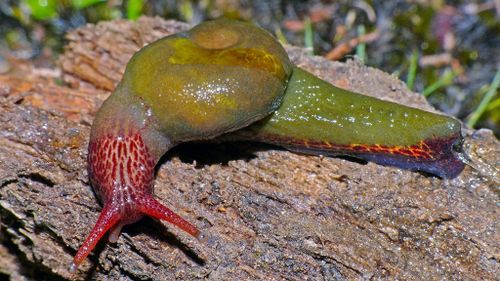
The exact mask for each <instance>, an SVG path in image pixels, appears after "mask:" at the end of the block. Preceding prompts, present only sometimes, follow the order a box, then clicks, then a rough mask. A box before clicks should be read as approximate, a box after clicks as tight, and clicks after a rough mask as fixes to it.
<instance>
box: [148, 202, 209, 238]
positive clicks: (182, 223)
mask: <svg viewBox="0 0 500 281" xmlns="http://www.w3.org/2000/svg"><path fill="white" fill-rule="evenodd" d="M138 203H139V202H138ZM138 209H139V211H140V212H142V213H143V214H145V215H148V216H151V217H153V218H156V219H160V220H164V221H167V222H169V223H171V224H173V225H175V226H177V227H179V228H180V229H182V230H184V231H185V232H187V233H189V234H191V235H192V236H194V237H198V236H199V234H200V232H199V231H198V229H196V227H195V226H193V225H192V224H190V223H189V222H187V221H186V220H184V219H183V218H181V217H180V216H179V215H177V214H176V213H174V212H173V211H172V210H170V209H169V208H167V207H165V206H164V205H163V204H161V203H160V202H158V201H157V200H156V199H154V198H153V197H152V196H151V195H145V196H144V197H143V198H141V199H140V203H139V204H138Z"/></svg>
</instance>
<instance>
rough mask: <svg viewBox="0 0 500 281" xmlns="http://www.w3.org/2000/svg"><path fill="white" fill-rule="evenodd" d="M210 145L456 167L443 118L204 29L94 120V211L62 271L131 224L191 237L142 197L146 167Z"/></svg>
mask: <svg viewBox="0 0 500 281" xmlns="http://www.w3.org/2000/svg"><path fill="white" fill-rule="evenodd" d="M216 137H221V138H222V139H230V140H252V141H260V142H266V143H271V144H276V145H280V146H283V147H285V148H287V149H290V150H292V151H297V152H301V153H310V154H326V155H339V154H341V155H342V154H343V155H351V156H355V157H359V158H361V159H364V160H368V161H373V162H375V163H380V164H384V165H392V166H396V167H401V168H406V169H410V170H418V171H424V172H428V173H431V174H435V175H437V176H440V177H443V178H452V177H455V176H456V175H458V174H459V173H460V172H461V170H462V169H463V167H464V164H463V163H462V162H461V161H460V160H459V159H458V157H457V156H456V153H455V151H456V150H459V149H460V147H461V143H462V137H461V126H460V123H459V122H458V121H457V120H455V119H453V118H450V117H447V116H443V115H439V114H435V113H430V112H426V111H423V110H419V109H415V108H410V107H406V106H402V105H398V104H395V103H391V102H387V101H382V100H378V99H375V98H372V97H368V96H364V95H361V94H357V93H353V92H349V91H346V90H342V89H339V88H336V87H334V86H333V85H331V84H329V83H327V82H325V81H323V80H321V79H319V78H317V77H315V76H314V75H312V74H311V73H309V72H307V71H305V70H303V69H301V68H299V67H296V66H294V65H293V64H292V63H291V62H290V60H289V58H288V56H287V54H286V52H285V50H284V49H283V47H282V46H281V45H280V44H279V43H278V42H277V41H276V39H275V38H274V37H273V36H272V35H270V34H269V33H267V32H266V31H264V30H263V29H261V28H259V27H256V26H254V25H252V24H250V23H245V22H239V21H232V20H224V19H219V20H214V21H208V22H205V23H202V24H200V25H198V26H195V27H194V28H192V29H191V30H188V31H185V32H181V33H177V34H173V35H170V36H167V37H164V38H162V39H160V40H158V41H155V42H153V43H151V44H149V45H147V46H145V47H144V48H142V49H141V50H140V51H139V52H137V53H136V54H135V55H134V56H133V57H132V58H131V60H130V61H129V63H128V64H127V67H126V70H125V73H124V75H123V78H122V80H121V81H120V83H119V84H118V85H117V87H116V89H115V91H114V92H113V94H112V95H111V96H110V97H109V98H108V99H107V100H106V101H105V102H104V103H103V105H102V107H101V108H100V109H99V111H98V112H97V114H96V117H95V120H94V122H93V124H92V129H91V133H90V141H89V146H88V173H89V178H90V183H91V185H92V186H93V188H94V190H95V193H96V195H97V196H98V198H99V199H100V201H101V202H102V203H103V209H102V212H101V214H100V216H99V218H98V220H97V223H96V224H95V226H94V228H93V229H92V231H91V232H90V234H89V235H88V237H87V238H86V240H85V241H84V243H83V244H82V246H81V247H80V249H79V250H78V252H77V253H76V255H75V257H74V259H73V263H72V264H71V267H70V269H71V271H75V270H76V268H77V266H78V265H79V264H80V263H81V262H82V261H83V260H84V259H85V258H86V257H87V255H88V254H89V253H90V252H91V251H92V250H93V248H94V247H95V245H96V244H97V242H98V241H99V240H100V239H101V238H102V236H103V235H104V234H105V233H107V232H108V231H109V232H110V233H109V241H110V242H115V241H116V240H117V239H118V236H119V234H120V231H121V229H122V227H123V226H124V225H126V224H130V223H133V222H136V221H137V220H139V219H140V218H142V217H143V216H150V217H153V218H156V219H159V220H164V221H167V222H169V223H171V224H173V225H175V226H177V227H179V228H180V229H182V230H184V231H185V232H187V233H189V234H191V235H193V236H195V237H197V236H198V235H199V231H198V229H197V228H196V227H194V226H193V225H191V224H190V223H189V222H187V221H186V220H184V219H183V218H181V217H180V216H178V215H177V214H175V213H174V212H173V211H171V210H170V209H169V208H167V207H166V206H164V205H163V204H161V203H160V202H158V201H157V200H156V199H155V198H154V197H153V195H152V194H153V180H154V167H155V165H156V163H157V162H158V161H159V159H160V157H161V156H162V155H163V154H165V153H166V152H167V151H168V150H169V149H171V148H172V147H174V146H175V145H177V144H179V143H182V142H187V141H193V140H209V139H213V138H216Z"/></svg>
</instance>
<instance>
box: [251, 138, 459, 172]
mask: <svg viewBox="0 0 500 281" xmlns="http://www.w3.org/2000/svg"><path fill="white" fill-rule="evenodd" d="M461 139H462V138H461V136H460V133H457V134H456V135H452V136H449V137H441V138H433V139H426V140H421V141H420V142H419V143H417V144H414V145H409V146H387V145H382V144H346V145H343V144H335V143H332V142H328V141H318V140H299V139H295V138H290V137H284V136H280V135H270V134H266V135H261V136H260V137H259V138H253V140H256V141H262V142H267V143H273V144H276V145H280V146H283V147H286V148H287V149H290V150H293V151H298V152H303V153H306V154H315V155H318V154H325V155H331V156H336V155H352V156H354V157H358V158H360V159H363V160H367V161H372V162H375V163H378V164H382V165H390V166H396V167H400V168H404V169H409V170H416V171H423V172H428V173H432V174H435V175H438V176H439V177H442V178H454V177H456V176H457V175H458V174H459V173H460V172H461V171H462V170H463V168H464V163H463V162H462V161H460V159H458V158H457V157H456V156H455V155H454V152H453V146H454V145H455V144H459V142H460V141H461Z"/></svg>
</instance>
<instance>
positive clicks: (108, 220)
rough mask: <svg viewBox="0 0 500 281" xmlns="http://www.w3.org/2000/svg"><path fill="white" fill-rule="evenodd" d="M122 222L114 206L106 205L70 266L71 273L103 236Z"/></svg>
mask: <svg viewBox="0 0 500 281" xmlns="http://www.w3.org/2000/svg"><path fill="white" fill-rule="evenodd" d="M119 220H120V214H119V213H118V211H117V210H116V208H114V207H113V206H111V205H109V204H106V205H105V206H104V208H103V209H102V212H101V215H100V216H99V218H98V219H97V222H96V224H95V226H94V228H93V229H92V231H91V232H90V234H89V235H88V236H87V239H85V242H83V244H82V246H81V247H80V249H79V250H78V252H77V253H76V255H75V257H74V258H73V262H72V263H71V265H70V269H69V270H70V272H75V271H76V268H77V267H78V265H79V264H80V263H81V262H82V261H83V260H84V259H85V258H86V257H87V256H88V254H89V253H90V252H91V251H92V250H93V249H94V247H95V245H96V244H97V242H99V240H100V239H101V238H102V236H103V235H104V234H105V233H106V232H107V231H108V230H109V229H110V228H111V227H113V226H115V225H116V223H117V222H118V221H119Z"/></svg>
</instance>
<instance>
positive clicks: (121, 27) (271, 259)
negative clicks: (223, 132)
mask: <svg viewBox="0 0 500 281" xmlns="http://www.w3.org/2000/svg"><path fill="white" fill-rule="evenodd" d="M187 28H188V26H187V25H186V24H183V23H178V22H174V21H165V20H163V19H160V18H141V19H139V20H138V21H137V22H135V23H133V22H128V21H124V20H118V21H112V22H103V23H99V24H97V25H87V26H85V27H82V28H79V29H77V30H74V31H72V32H70V33H69V34H68V35H67V39H68V41H69V42H68V45H67V47H66V50H65V52H64V54H63V55H62V56H61V57H60V58H59V67H58V68H57V69H51V70H47V69H34V68H25V69H24V70H22V71H21V72H20V73H21V74H19V72H18V73H10V74H2V75H0V279H2V277H10V278H11V279H12V280H29V279H34V278H36V279H46V280H66V279H77V280H81V279H98V280H104V279H107V280H172V279H174V278H176V279H181V280H199V279H208V280H365V279H384V280H385V279H388V280H393V279H400V280H499V279H498V278H499V276H500V226H499V223H500V212H499V209H500V208H499V205H498V204H499V203H498V202H499V201H500V200H499V195H500V192H499V189H498V185H499V182H498V172H496V171H497V170H495V165H498V162H499V161H500V143H499V142H498V141H497V140H496V139H495V137H494V136H493V135H492V133H491V131H488V130H479V131H472V130H464V132H465V138H466V150H467V153H468V154H469V155H470V157H471V158H472V166H474V167H475V168H471V167H470V166H467V167H466V168H465V170H464V171H463V172H462V173H461V174H460V175H459V176H458V177H457V178H455V179H452V180H442V179H439V178H436V177H432V176H428V175H423V174H420V173H416V172H410V171H405V170H401V169H397V168H392V167H384V166H380V165H376V164H373V163H358V162H353V161H349V160H345V159H341V158H330V157H318V156H305V155H299V154H295V153H292V152H288V151H286V150H283V149H280V148H278V147H274V146H267V145H261V144H256V143H223V144H201V143H191V144H183V145H181V146H179V147H177V148H175V149H173V150H171V151H170V152H168V153H167V155H166V156H165V157H164V158H163V159H162V161H161V163H160V165H159V166H158V169H157V170H158V171H157V175H156V180H155V196H156V197H157V198H158V199H159V201H160V202H163V203H164V204H165V205H167V206H169V207H170V208H171V209H172V210H174V211H175V212H177V213H178V214H180V215H181V216H183V217H184V218H185V219H187V220H188V221H190V222H192V223H193V224H194V225H196V226H197V227H198V228H199V229H200V230H201V232H202V236H201V238H200V239H199V240H196V239H193V238H191V237H190V236H189V235H187V234H185V233H183V232H182V231H179V230H178V229H176V228H175V227H171V226H170V225H168V224H165V223H161V222H158V221H155V220H152V219H143V220H141V221H140V222H137V223H135V224H132V225H129V226H127V227H125V228H124V232H123V233H122V235H121V236H120V238H119V240H118V242H117V243H116V244H110V243H108V242H107V241H105V239H104V240H103V241H102V242H101V243H100V244H99V245H98V247H97V248H96V249H95V250H94V251H93V252H92V254H91V255H90V256H89V258H88V259H87V260H86V261H85V262H84V263H83V264H82V265H81V267H80V268H79V269H78V271H77V272H76V273H75V274H70V273H69V272H68V270H67V269H68V265H69V264H70V262H71V259H72V256H73V255H74V254H75V253H76V250H77V249H78V247H79V246H80V245H81V244H82V242H83V240H84V239H85V237H86V236H87V234H88V233H89V232H90V230H91V228H92V226H93V225H94V223H95V222H96V220H97V217H98V215H99V212H100V209H101V207H100V205H99V203H98V201H97V199H96V197H95V195H94V193H93V191H92V188H91V187H90V185H89V182H88V177H87V172H86V155H87V151H86V150H87V144H88V137H89V129H90V124H91V122H92V119H93V116H94V114H95V112H96V110H97V109H98V107H99V106H100V104H101V103H102V101H103V100H104V99H105V98H106V97H107V96H108V95H109V93H110V91H112V90H113V89H114V87H115V85H116V84H117V83H118V82H119V80H120V78H121V75H122V74H123V71H124V68H125V65H126V63H127V61H128V60H129V59H130V57H131V56H132V55H133V53H134V52H136V51H137V50H138V49H140V48H141V47H143V46H144V45H146V44H147V43H149V42H152V41H154V40H156V39H158V38H161V37H163V36H165V35H168V34H171V33H174V32H178V31H180V30H185V29H187ZM287 51H288V52H289V54H290V57H291V58H292V60H293V62H294V63H296V64H298V65H300V66H301V67H304V68H306V69H308V70H310V71H312V72H313V73H315V74H316V75H318V76H320V77H322V78H324V79H325V80H327V81H329V82H331V83H333V84H335V85H337V86H339V87H342V88H346V89H349V90H353V91H357V92H360V93H363V94H367V95H372V96H376V97H379V98H382V99H387V100H391V101H395V102H398V103H402V104H406V105H410V106H414V107H419V108H422V109H426V110H431V111H432V110H434V109H433V108H432V107H431V106H430V105H429V104H427V103H426V101H425V99H424V98H423V97H422V96H421V95H419V94H416V93H412V92H411V91H409V90H408V89H407V88H406V87H405V85H404V83H402V82H401V81H399V80H398V79H397V78H395V77H393V76H391V75H389V74H386V73H384V72H382V71H379V70H376V69H372V68H369V67H366V66H363V65H361V64H359V63H356V62H348V63H339V62H330V61H327V60H324V59H323V58H320V57H311V56H307V55H305V53H304V52H303V51H302V50H301V49H300V48H294V47H287ZM61 79H62V81H63V82H64V83H60V82H61Z"/></svg>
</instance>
